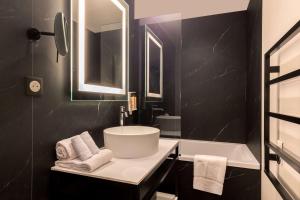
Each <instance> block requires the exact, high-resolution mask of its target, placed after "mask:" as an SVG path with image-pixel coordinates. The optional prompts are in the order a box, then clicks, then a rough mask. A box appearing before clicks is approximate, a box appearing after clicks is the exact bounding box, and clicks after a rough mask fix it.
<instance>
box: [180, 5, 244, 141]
mask: <svg viewBox="0 0 300 200" xmlns="http://www.w3.org/2000/svg"><path fill="white" fill-rule="evenodd" d="M182 66H183V67H182V71H181V73H182V77H183V79H182V87H181V88H182V91H181V96H182V99H181V105H182V137H183V138H184V139H199V140H211V141H224V142H239V143H245V142H246V114H245V113H246V101H245V98H246V93H245V91H246V87H247V85H246V79H247V14H246V11H241V12H235V13H226V14H220V15H214V16H207V17H200V18H193V19H185V20H183V22H182Z"/></svg>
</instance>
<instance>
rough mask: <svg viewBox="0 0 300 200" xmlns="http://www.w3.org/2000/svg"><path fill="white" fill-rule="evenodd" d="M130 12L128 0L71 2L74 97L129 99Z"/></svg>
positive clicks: (84, 98)
mask: <svg viewBox="0 0 300 200" xmlns="http://www.w3.org/2000/svg"><path fill="white" fill-rule="evenodd" d="M128 12H129V7H128V5H127V3H126V2H125V1H124V0H101V1H99V0H85V1H81V0H72V1H71V19H72V23H71V41H72V42H71V51H72V52H71V53H72V58H71V79H72V80H71V83H72V87H71V88H72V100H127V92H128V89H127V88H128V84H127V82H128V29H129V28H128V26H129V23H128V21H129V20H128V16H129V15H128Z"/></svg>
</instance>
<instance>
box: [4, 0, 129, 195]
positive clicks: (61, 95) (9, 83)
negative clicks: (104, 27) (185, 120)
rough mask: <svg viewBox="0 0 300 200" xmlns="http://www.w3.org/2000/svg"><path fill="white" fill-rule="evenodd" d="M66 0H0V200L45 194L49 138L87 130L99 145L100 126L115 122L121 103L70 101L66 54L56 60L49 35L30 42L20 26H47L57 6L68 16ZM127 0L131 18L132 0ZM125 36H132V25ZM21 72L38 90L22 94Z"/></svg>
mask: <svg viewBox="0 0 300 200" xmlns="http://www.w3.org/2000/svg"><path fill="white" fill-rule="evenodd" d="M69 2H70V1H67V0H63V1H62V0H52V1H47V0H3V1H1V2H0V10H1V12H0V26H1V27H2V28H1V39H0V43H1V46H0V63H1V64H0V103H1V105H0V160H1V166H0V199H1V200H8V199H9V200H14V199H16V200H20V199H22V200H27V199H36V200H43V199H48V198H49V189H50V187H51V186H50V183H49V174H50V167H51V166H52V165H53V164H54V161H55V150H54V147H55V143H56V142H57V141H58V140H60V139H63V138H66V137H70V136H72V135H75V134H78V133H80V132H82V131H84V130H89V131H91V133H92V136H93V138H94V139H95V140H96V142H97V144H98V145H99V146H101V145H102V144H103V141H102V129H103V128H106V127H110V126H114V125H118V118H119V106H120V105H122V104H124V103H121V102H71V101H70V67H69V61H70V57H69V56H66V57H64V58H63V57H60V59H59V62H58V63H56V48H55V43H54V40H53V38H52V37H43V38H41V40H40V41H38V42H37V43H34V44H31V43H30V42H29V41H28V40H27V38H26V35H25V33H26V30H27V29H28V28H29V27H31V26H34V27H37V28H39V29H40V30H42V31H53V22H54V16H55V14H56V13H57V12H59V11H63V12H64V13H65V14H66V16H67V18H68V19H69V12H70V9H69ZM128 2H129V3H130V9H131V12H130V19H131V20H130V23H131V24H132V23H133V13H134V12H133V0H128ZM131 30H132V29H131ZM130 37H131V38H133V31H132V33H131V35H130ZM131 60H132V59H131ZM130 62H131V61H130ZM130 64H131V63H130ZM130 70H131V72H132V71H134V69H132V68H131V69H130ZM26 76H39V77H42V78H43V79H44V94H43V96H41V97H38V98H33V97H29V96H25V94H24V91H25V90H24V77H26ZM131 89H132V90H134V89H135V88H131Z"/></svg>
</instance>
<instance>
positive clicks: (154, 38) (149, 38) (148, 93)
mask: <svg viewBox="0 0 300 200" xmlns="http://www.w3.org/2000/svg"><path fill="white" fill-rule="evenodd" d="M145 30H146V32H145V34H146V46H145V48H146V59H145V61H146V97H154V98H162V97H163V46H162V42H161V41H160V40H159V38H158V37H157V36H156V35H155V34H154V33H153V32H152V31H151V30H150V28H149V27H147V26H146V28H145ZM151 41H152V42H153V43H154V44H155V45H156V46H157V47H158V48H159V51H160V59H159V64H160V66H159V70H160V75H159V93H154V92H151V91H150V81H151V80H150V78H151V77H150V70H151V69H150V68H151V63H150V59H151V58H150V56H151V54H150V42H151Z"/></svg>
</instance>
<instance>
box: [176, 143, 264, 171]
mask: <svg viewBox="0 0 300 200" xmlns="http://www.w3.org/2000/svg"><path fill="white" fill-rule="evenodd" d="M179 154H180V156H179V160H182V161H191V162H192V161H193V158H194V155H196V154H202V155H215V156H224V157H227V159H228V164H227V165H228V166H231V167H239V168H247V169H256V170H259V169H260V164H259V162H258V161H257V160H256V159H255V157H254V156H253V154H252V153H251V151H250V150H249V149H248V147H247V145H245V144H238V143H227V142H210V141H200V140H184V139H181V140H180V144H179Z"/></svg>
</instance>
